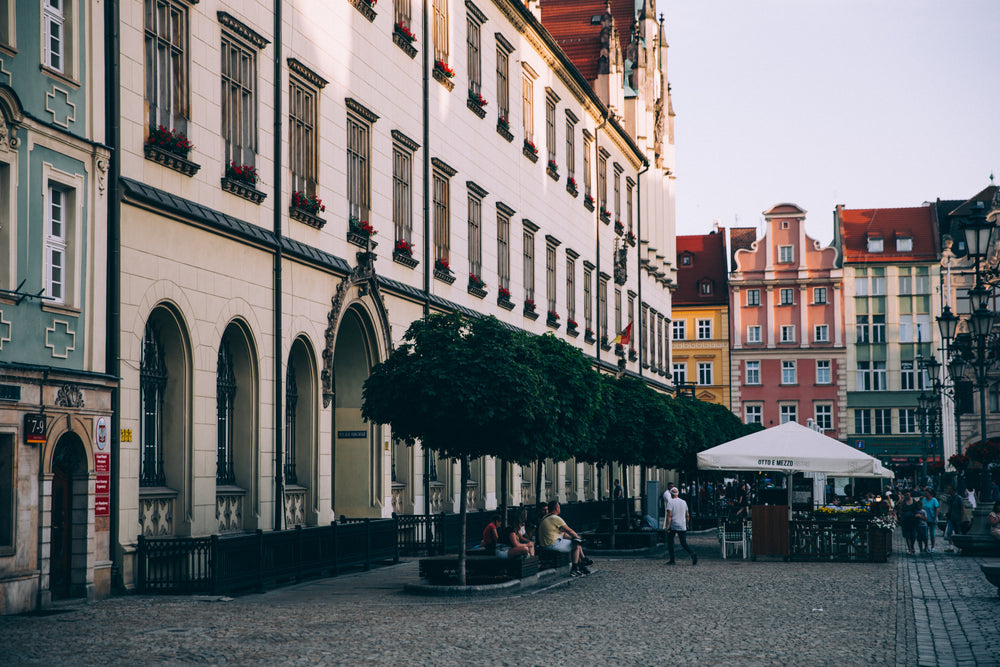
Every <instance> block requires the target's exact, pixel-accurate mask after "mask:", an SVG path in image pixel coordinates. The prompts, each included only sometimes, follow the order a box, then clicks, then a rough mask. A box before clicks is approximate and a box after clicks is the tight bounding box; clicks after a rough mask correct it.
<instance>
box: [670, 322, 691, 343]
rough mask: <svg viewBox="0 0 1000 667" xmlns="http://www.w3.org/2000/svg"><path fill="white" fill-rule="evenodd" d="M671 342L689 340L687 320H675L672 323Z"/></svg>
mask: <svg viewBox="0 0 1000 667" xmlns="http://www.w3.org/2000/svg"><path fill="white" fill-rule="evenodd" d="M670 340H687V320H673V321H672V322H671V323H670Z"/></svg>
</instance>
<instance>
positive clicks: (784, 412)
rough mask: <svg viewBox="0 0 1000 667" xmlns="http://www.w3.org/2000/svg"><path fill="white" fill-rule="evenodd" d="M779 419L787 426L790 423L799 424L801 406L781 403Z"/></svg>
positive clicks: (779, 405)
mask: <svg viewBox="0 0 1000 667" xmlns="http://www.w3.org/2000/svg"><path fill="white" fill-rule="evenodd" d="M778 419H779V423H780V424H787V423H788V422H796V423H797V422H798V421H799V404H798V403H779V404H778Z"/></svg>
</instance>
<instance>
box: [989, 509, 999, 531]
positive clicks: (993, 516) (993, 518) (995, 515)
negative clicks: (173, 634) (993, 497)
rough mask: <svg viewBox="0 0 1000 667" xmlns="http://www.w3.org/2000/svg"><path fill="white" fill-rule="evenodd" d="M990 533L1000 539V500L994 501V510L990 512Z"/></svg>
mask: <svg viewBox="0 0 1000 667" xmlns="http://www.w3.org/2000/svg"><path fill="white" fill-rule="evenodd" d="M989 519H990V535H992V536H993V539H995V540H1000V500H998V501H997V502H995V503H993V511H992V512H990V516H989Z"/></svg>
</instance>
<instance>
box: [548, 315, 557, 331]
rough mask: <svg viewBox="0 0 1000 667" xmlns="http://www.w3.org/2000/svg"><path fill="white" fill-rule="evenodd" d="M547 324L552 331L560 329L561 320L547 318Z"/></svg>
mask: <svg viewBox="0 0 1000 667" xmlns="http://www.w3.org/2000/svg"><path fill="white" fill-rule="evenodd" d="M545 324H546V326H548V327H549V328H550V329H558V328H559V319H558V318H553V317H546V318H545Z"/></svg>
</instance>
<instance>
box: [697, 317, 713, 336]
mask: <svg viewBox="0 0 1000 667" xmlns="http://www.w3.org/2000/svg"><path fill="white" fill-rule="evenodd" d="M711 338H712V320H698V340H711Z"/></svg>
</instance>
